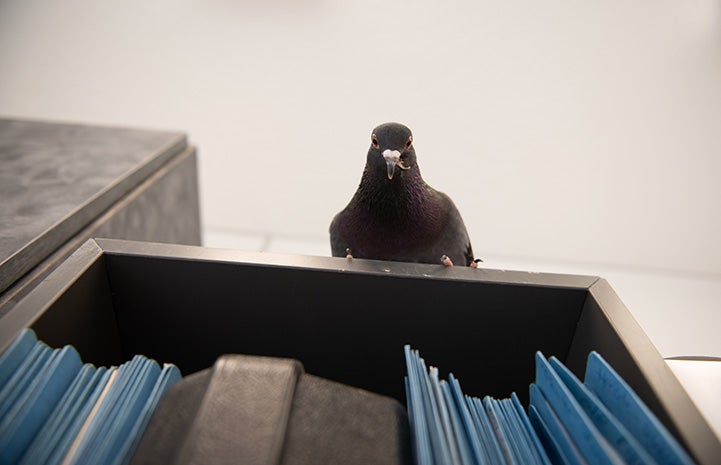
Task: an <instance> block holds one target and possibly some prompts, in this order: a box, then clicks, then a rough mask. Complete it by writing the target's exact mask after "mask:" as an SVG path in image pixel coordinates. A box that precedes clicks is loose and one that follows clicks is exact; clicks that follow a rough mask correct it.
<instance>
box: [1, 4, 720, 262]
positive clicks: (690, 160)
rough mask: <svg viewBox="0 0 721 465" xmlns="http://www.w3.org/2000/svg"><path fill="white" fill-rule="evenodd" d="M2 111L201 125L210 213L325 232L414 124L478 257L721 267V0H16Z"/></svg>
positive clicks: (249, 225) (257, 225) (4, 15)
mask: <svg viewBox="0 0 721 465" xmlns="http://www.w3.org/2000/svg"><path fill="white" fill-rule="evenodd" d="M0 114H2V115H5V116H22V117H37V118H50V119H60V120H72V121H80V122H89V123H107V124H120V125H131V126H146V127H155V128H161V129H180V130H183V131H186V132H188V133H189V135H190V138H191V141H192V142H193V143H194V144H196V145H197V146H198V147H199V148H200V157H201V158H200V160H201V165H200V168H201V189H202V192H201V193H202V214H203V218H202V219H203V223H204V226H205V228H206V230H207V231H214V230H217V231H250V232H264V233H266V232H272V233H278V234H286V235H299V236H306V237H314V238H325V237H326V235H327V227H328V224H329V222H330V219H331V218H332V216H333V214H334V213H335V212H337V211H338V210H340V209H341V208H342V207H344V206H345V204H346V203H347V201H348V200H349V198H350V196H351V195H352V193H353V191H354V190H355V188H356V186H357V183H358V180H359V177H360V173H361V170H362V167H363V163H364V157H365V152H366V150H367V146H368V141H369V134H370V130H371V129H372V128H373V126H374V125H376V124H378V123H381V122H385V121H389V120H396V121H401V122H404V123H406V124H408V125H409V126H410V127H411V128H412V129H413V131H414V133H415V142H416V150H417V152H418V156H419V161H420V164H421V165H420V166H421V168H422V172H423V174H424V176H425V177H426V180H427V181H428V182H429V183H430V184H431V185H433V186H434V187H436V188H438V189H440V190H443V191H445V192H447V193H448V194H450V195H451V196H452V197H453V198H454V200H455V201H456V204H457V205H458V206H459V208H460V209H461V212H462V213H463V215H464V217H465V219H466V224H467V226H468V228H469V230H470V233H471V237H472V239H473V242H474V246H475V249H476V253H477V255H479V256H481V257H483V256H509V257H529V258H536V259H558V260H571V261H577V262H583V263H606V264H608V263H611V264H617V265H623V266H634V267H647V268H655V269H666V270H685V271H694V272H703V273H715V274H718V273H721V246H719V238H721V208H719V200H720V199H721V183H720V182H719V181H718V178H719V175H720V174H721V156H720V153H719V152H720V149H721V3H719V2H717V1H715V0H708V1H691V0H686V1H676V0H674V1H655V0H654V1H652V0H647V1H643V0H637V1H633V2H628V1H621V0H615V1H606V2H571V1H549V2H537V1H532V0H526V1H515V2H498V1H495V2H481V1H477V0H474V1H470V0H469V1H455V2H454V1H445V2H442V1H389V0H385V1H374V2H358V1H351V0H346V1H342V0H339V1H322V0H308V1H291V0H285V1H261V0H248V1H229V0H215V1H200V0H196V1H190V0H178V1H159V0H156V1H146V0H124V1H112V0H107V1H96V0H64V1H62V2H51V1H40V0H0Z"/></svg>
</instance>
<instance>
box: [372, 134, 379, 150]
mask: <svg viewBox="0 0 721 465" xmlns="http://www.w3.org/2000/svg"><path fill="white" fill-rule="evenodd" d="M371 144H373V147H375V148H378V139H377V138H376V135H375V134H373V135H372V136H371Z"/></svg>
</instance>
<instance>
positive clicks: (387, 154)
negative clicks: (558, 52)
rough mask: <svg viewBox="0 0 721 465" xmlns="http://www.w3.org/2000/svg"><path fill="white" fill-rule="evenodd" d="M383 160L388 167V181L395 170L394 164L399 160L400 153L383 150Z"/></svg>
mask: <svg viewBox="0 0 721 465" xmlns="http://www.w3.org/2000/svg"><path fill="white" fill-rule="evenodd" d="M383 158H385V160H386V166H387V167H388V179H393V173H395V170H396V164H398V160H400V158H401V153H400V152H399V151H398V150H390V149H385V150H384V151H383Z"/></svg>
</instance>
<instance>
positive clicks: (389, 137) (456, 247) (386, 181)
mask: <svg viewBox="0 0 721 465" xmlns="http://www.w3.org/2000/svg"><path fill="white" fill-rule="evenodd" d="M330 241H331V251H332V254H333V256H334V257H345V256H346V249H350V251H351V253H352V255H353V257H356V258H372V259H379V260H394V261H403V262H418V263H441V257H442V256H443V255H447V256H449V257H450V258H451V260H452V261H453V263H455V264H456V265H470V264H471V263H473V259H474V257H473V250H472V248H471V242H470V240H469V238H468V232H467V231H466V227H465V225H464V224H463V220H462V219H461V215H460V213H459V212H458V209H456V206H455V205H454V204H453V202H452V201H451V199H450V198H449V197H448V196H447V195H445V194H444V193H442V192H438V191H437V190H435V189H433V188H432V187H430V186H429V185H428V184H426V182H425V181H424V180H423V178H422V177H421V172H420V170H419V168H418V164H417V162H416V152H415V149H414V147H413V135H412V134H411V131H410V129H408V128H407V127H406V126H404V125H402V124H398V123H386V124H382V125H380V126H378V127H377V128H375V129H374V130H373V134H372V136H371V146H370V148H369V149H368V156H367V159H366V166H365V169H364V170H363V175H362V177H361V181H360V185H359V186H358V190H357V191H356V193H355V195H353V198H352V199H351V201H350V203H349V204H348V206H347V207H346V208H345V209H344V210H343V211H341V212H340V213H338V214H337V215H336V216H335V218H333V221H332V223H331V225H330Z"/></svg>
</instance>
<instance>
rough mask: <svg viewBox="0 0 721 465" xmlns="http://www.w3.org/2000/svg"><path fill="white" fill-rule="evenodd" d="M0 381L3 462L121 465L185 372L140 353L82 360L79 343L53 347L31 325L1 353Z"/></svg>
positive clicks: (2, 464)
mask: <svg viewBox="0 0 721 465" xmlns="http://www.w3.org/2000/svg"><path fill="white" fill-rule="evenodd" d="M0 379H1V380H2V381H3V383H2V388H0V465H5V464H26V465H29V464H81V463H92V464H117V465H122V464H126V463H128V461H129V460H130V457H131V456H132V453H133V451H134V450H135V446H137V444H138V441H139V438H140V436H141V435H142V433H143V430H144V429H145V426H146V425H147V423H148V421H149V419H150V415H151V414H152V412H153V409H154V408H155V405H157V403H158V400H159V399H160V396H162V394H163V392H165V390H166V389H167V388H168V387H170V386H171V385H172V384H173V383H174V382H176V381H178V380H179V379H180V372H179V371H178V368H177V367H175V366H174V365H165V366H164V367H163V368H162V369H161V367H160V366H158V364H157V363H156V362H155V361H154V360H150V359H148V358H146V357H144V356H141V355H138V356H135V357H134V358H133V360H131V361H130V362H127V363H124V364H122V365H121V366H120V367H109V368H105V367H99V368H96V367H95V366H93V365H91V364H84V365H83V363H82V362H81V360H80V355H79V354H78V353H77V351H76V350H75V349H74V348H73V347H71V346H65V347H63V348H60V349H55V350H53V349H51V348H49V347H48V346H47V345H45V344H44V343H42V342H41V341H38V340H37V337H36V336H35V334H34V333H33V331H32V330H29V329H26V330H24V331H22V332H21V333H20V335H19V336H18V337H17V338H16V339H15V341H14V342H13V343H12V344H11V346H10V347H9V348H8V349H7V350H6V351H5V352H4V353H3V354H2V355H0Z"/></svg>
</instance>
